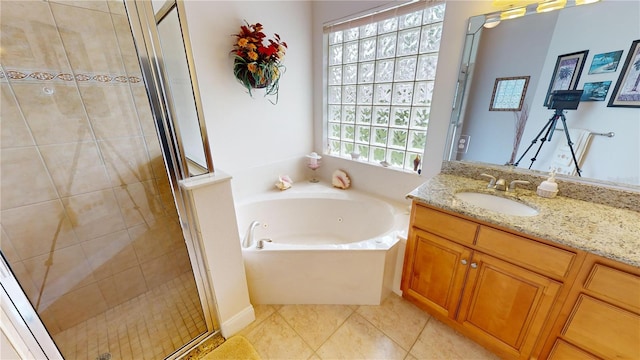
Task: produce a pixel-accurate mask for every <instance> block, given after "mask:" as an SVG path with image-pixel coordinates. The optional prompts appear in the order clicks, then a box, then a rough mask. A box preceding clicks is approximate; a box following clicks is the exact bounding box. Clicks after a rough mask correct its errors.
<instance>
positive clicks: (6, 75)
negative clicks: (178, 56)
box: [0, 69, 142, 84]
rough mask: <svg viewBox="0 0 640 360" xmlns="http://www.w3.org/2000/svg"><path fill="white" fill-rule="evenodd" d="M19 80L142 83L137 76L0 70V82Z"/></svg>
mask: <svg viewBox="0 0 640 360" xmlns="http://www.w3.org/2000/svg"><path fill="white" fill-rule="evenodd" d="M5 79H10V80H21V81H29V80H31V81H33V80H40V81H56V80H60V81H76V82H78V83H85V82H86V83H89V82H97V83H103V84H106V83H111V84H127V83H130V84H137V83H140V82H142V79H141V78H140V77H138V76H126V75H110V74H97V73H84V72H82V73H77V74H75V75H74V74H71V73H67V72H57V71H35V70H34V71H31V70H6V71H5V70H2V69H0V80H5Z"/></svg>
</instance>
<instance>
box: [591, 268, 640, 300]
mask: <svg viewBox="0 0 640 360" xmlns="http://www.w3.org/2000/svg"><path fill="white" fill-rule="evenodd" d="M584 288H585V289H587V290H590V291H593V292H594V293H596V294H598V295H599V296H601V297H603V298H609V299H612V300H615V301H619V302H621V303H623V304H625V305H628V306H630V307H631V308H632V309H633V310H635V311H638V312H640V277H639V276H636V275H633V274H629V273H626V272H624V271H620V270H617V269H613V268H610V267H608V266H605V265H602V264H595V265H593V268H592V269H591V273H590V274H589V277H587V280H586V281H585V284H584Z"/></svg>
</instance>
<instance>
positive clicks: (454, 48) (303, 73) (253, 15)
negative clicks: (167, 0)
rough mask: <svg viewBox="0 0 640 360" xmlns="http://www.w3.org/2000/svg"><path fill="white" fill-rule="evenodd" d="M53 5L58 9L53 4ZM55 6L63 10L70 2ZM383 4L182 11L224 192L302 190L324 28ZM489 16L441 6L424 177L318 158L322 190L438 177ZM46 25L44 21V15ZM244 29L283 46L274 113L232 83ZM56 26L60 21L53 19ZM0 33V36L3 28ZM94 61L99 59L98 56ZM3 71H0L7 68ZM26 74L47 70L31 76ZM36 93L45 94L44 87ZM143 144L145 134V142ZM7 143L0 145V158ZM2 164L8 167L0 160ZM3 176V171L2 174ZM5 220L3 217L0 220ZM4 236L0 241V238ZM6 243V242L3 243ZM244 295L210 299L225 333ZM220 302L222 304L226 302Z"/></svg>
mask: <svg viewBox="0 0 640 360" xmlns="http://www.w3.org/2000/svg"><path fill="white" fill-rule="evenodd" d="M50 3H52V4H54V3H56V2H55V1H50ZM60 3H61V4H65V3H66V4H67V5H68V3H67V2H60ZM110 3H111V2H110ZM387 3H388V2H387V1H352V2H257V1H256V2H224V3H220V2H207V1H186V2H185V10H186V14H187V20H188V25H189V30H190V40H191V45H192V53H193V57H194V60H195V65H196V72H197V79H198V86H199V89H200V97H201V100H202V111H203V114H204V118H205V119H206V125H207V131H208V139H209V143H210V144H211V145H210V150H211V154H212V158H213V160H214V163H215V167H216V171H218V170H220V172H224V173H227V174H229V175H230V176H231V177H232V180H231V187H230V190H229V191H232V195H233V196H234V197H238V198H243V197H247V196H250V195H252V194H254V193H258V192H262V191H265V190H267V189H271V188H273V183H274V181H275V180H276V179H277V177H278V176H279V175H283V174H287V175H289V176H291V177H292V178H293V179H294V181H300V182H304V181H306V179H307V178H308V176H310V175H309V172H308V170H307V169H306V168H305V166H304V156H305V155H306V154H308V153H310V152H311V151H318V152H319V153H320V152H322V148H323V146H322V144H323V138H322V134H323V131H324V128H323V126H324V125H323V124H322V121H320V120H319V119H322V104H321V102H318V101H315V99H316V98H318V96H317V95H316V94H321V93H322V91H323V90H322V61H321V60H320V59H321V58H322V46H321V45H322V24H323V23H325V22H327V21H331V20H335V19H340V18H343V17H345V16H349V15H352V14H357V13H360V12H362V11H366V10H368V9H372V8H375V7H377V6H381V5H385V4H387ZM493 10H494V8H493V7H492V4H491V2H490V1H483V2H477V1H452V2H448V3H447V15H446V16H447V20H446V22H445V25H444V26H445V30H444V31H443V43H446V44H447V46H442V47H441V49H440V61H439V66H438V77H437V79H436V86H435V88H436V90H435V91H434V94H433V100H432V101H433V103H434V106H433V107H432V109H431V122H430V124H429V132H428V138H427V142H426V144H427V145H426V149H425V154H426V156H423V159H424V160H423V164H422V174H421V176H418V175H417V174H415V173H411V172H400V171H393V170H389V169H384V168H382V167H378V166H371V165H368V164H364V163H359V162H351V161H349V160H345V159H341V158H337V157H331V156H324V157H323V161H322V166H321V168H320V169H318V170H317V176H319V177H320V179H321V180H323V181H325V182H328V181H329V179H330V177H331V174H332V172H333V171H334V170H335V169H338V168H343V169H346V170H347V171H348V173H349V175H350V177H351V178H352V181H353V187H354V189H358V190H362V191H367V192H372V193H376V194H379V195H382V196H385V197H389V198H392V199H396V200H399V201H404V196H405V195H406V194H407V193H409V192H410V191H411V190H413V189H414V188H416V187H417V186H419V185H420V184H422V183H423V182H424V181H425V180H426V179H428V178H430V177H432V176H434V175H435V174H437V173H438V172H440V167H441V159H442V158H443V157H444V153H445V145H446V141H447V133H448V131H449V120H450V115H451V108H450V104H452V103H453V99H454V93H455V87H456V78H457V77H458V70H459V59H460V57H461V51H462V46H463V43H464V29H465V25H466V22H467V19H468V18H469V17H470V16H473V15H477V14H483V13H488V12H491V11H493ZM212 14H215V15H212ZM292 14H295V16H292ZM55 15H56V14H55V13H54V16H53V17H54V18H56V17H55ZM120 15H122V13H120ZM4 16H5V15H4V12H3V17H4ZM48 16H49V17H51V15H48ZM212 17H215V19H216V21H212ZM244 19H246V20H247V21H249V22H261V23H262V24H263V25H264V26H265V31H266V32H278V33H279V34H280V35H281V36H282V38H283V39H285V40H286V41H287V43H288V44H289V50H288V52H287V57H286V60H285V62H284V64H285V66H286V73H285V74H284V75H283V78H282V81H281V83H280V93H279V99H278V104H277V105H275V106H274V105H272V104H271V103H270V102H269V101H268V100H267V99H265V98H263V97H262V96H261V95H260V94H259V93H258V94H255V95H254V97H253V98H251V97H249V95H248V94H247V93H246V92H245V91H244V90H243V88H242V87H241V86H240V85H239V84H238V83H237V81H236V80H235V79H234V77H233V74H232V73H231V65H232V59H231V58H230V56H229V51H230V50H231V44H232V42H233V40H232V36H231V35H232V34H234V33H236V32H237V29H238V28H239V25H240V24H241V23H242V21H243V20H244ZM56 21H59V19H58V18H56ZM3 23H5V22H4V21H3ZM87 26H88V25H87ZM3 33H5V30H4V28H3ZM3 36H4V35H3ZM63 40H64V38H63ZM625 50H626V48H625ZM95 51H102V50H101V49H99V48H98V49H97V50H95ZM3 57H4V56H3ZM2 65H3V66H5V64H4V62H3V64H2ZM24 66H25V67H28V66H27V65H24ZM29 70H47V69H42V68H41V67H37V68H35V69H29ZM114 75H118V74H114ZM2 81H5V80H4V79H3V80H2ZM38 89H39V90H41V91H43V89H41V87H39V88H38ZM56 91H57V90H56ZM116 101H118V100H116ZM3 111H4V110H3ZM114 117H117V116H114ZM143 120H144V119H143ZM142 126H144V124H143V125H142ZM3 130H4V129H3ZM147 130H148V128H147ZM509 130H510V128H509ZM3 133H4V131H3ZM151 133H153V132H151ZM620 133H621V132H618V134H620ZM148 134H149V133H148V132H144V135H145V136H147V135H148ZM4 140H5V139H4V137H3V150H4V147H5V145H4V143H5V141H4ZM3 153H4V151H3ZM147 156H149V155H147ZM3 164H5V161H4V159H3ZM156 165H157V163H156ZM3 166H4V165H3ZM152 166H154V165H153V164H152ZM20 169H22V171H24V165H23V164H20ZM5 171H6V170H5V168H4V167H3V174H4V173H5ZM16 171H17V170H16ZM4 176H5V175H3V181H2V183H3V189H2V190H3V191H2V192H3V194H6V193H8V191H7V189H6V188H5V187H4V186H5V177H4ZM8 183H9V182H7V184H8ZM390 184H392V185H390ZM294 186H295V184H294ZM161 189H164V190H163V191H162V192H161V193H160V196H159V198H162V196H165V197H166V196H170V191H168V190H169V188H168V186H167V185H166V184H164V187H163V188H161ZM227 195H228V194H227ZM4 196H5V195H3V203H4V201H5V198H4ZM24 196H26V194H25V195H24ZM29 196H31V195H29ZM170 203H171V201H169V204H170ZM407 204H408V202H407ZM4 210H5V208H4V207H3V217H4ZM163 211H164V210H163ZM220 211H222V210H220ZM3 223H4V221H3ZM222 226H224V224H223V225H222ZM227 227H228V226H227ZM3 231H5V230H4V228H3ZM221 231H223V232H224V231H227V232H233V231H235V229H228V228H227V229H224V230H221ZM4 236H5V234H4V233H3V238H4ZM236 236H237V234H236ZM3 251H4V248H3ZM230 251H236V250H235V249H231V250H230ZM45 253H46V251H45ZM234 254H235V255H234V256H236V255H237V253H234ZM163 255H164V256H170V255H168V254H163ZM220 264H223V262H220ZM235 265H236V266H237V264H235ZM182 266H184V263H183V264H182ZM218 266H220V265H218ZM214 269H215V267H214ZM220 271H221V272H224V273H225V276H228V277H229V278H233V277H234V276H240V275H237V274H236V275H234V274H233V272H230V271H229V268H222V270H220ZM242 271H243V270H240V272H242ZM212 276H213V275H212ZM219 276H220V275H219ZM165 277H166V276H165ZM214 282H215V281H214ZM214 287H215V285H214ZM238 294H239V295H238ZM242 294H243V292H242V290H241V289H240V290H238V289H235V288H233V289H231V290H228V293H224V292H223V291H222V290H221V291H220V292H216V294H215V295H216V296H217V297H218V298H217V300H218V304H217V305H218V307H222V310H219V312H220V313H221V315H222V319H220V321H221V322H223V323H224V322H225V321H226V320H229V319H230V318H233V315H235V314H236V313H239V312H241V311H242V310H243V309H245V307H240V309H239V310H238V309H231V310H229V312H226V310H227V308H225V306H227V304H226V303H225V302H234V301H235V300H236V299H234V296H240V297H242V296H243V295H242ZM227 295H228V297H227V298H225V297H226V296H227ZM220 299H222V300H220ZM243 301H245V300H240V301H239V303H242V304H244V305H245V306H248V305H249V304H246V303H243ZM245 302H246V301H245ZM234 311H235V312H234Z"/></svg>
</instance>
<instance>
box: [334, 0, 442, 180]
mask: <svg viewBox="0 0 640 360" xmlns="http://www.w3.org/2000/svg"><path fill="white" fill-rule="evenodd" d="M444 12H445V4H444V3H440V4H437V5H434V6H431V7H429V8H422V9H419V10H415V11H412V12H408V13H404V14H402V15H395V14H393V13H392V12H390V16H387V17H386V18H383V19H380V18H379V17H378V18H376V19H375V21H370V22H368V23H364V24H363V22H362V21H360V22H359V23H358V24H357V25H354V26H353V27H351V28H346V29H345V28H341V29H340V30H335V31H334V30H333V29H331V28H329V29H328V30H325V31H326V33H327V34H328V40H329V41H328V48H326V49H325V57H326V63H327V64H328V68H327V73H326V74H327V88H326V94H327V105H326V108H325V110H324V111H325V118H326V124H327V132H326V136H327V139H326V140H327V144H328V147H327V149H326V153H327V154H330V155H335V156H340V157H345V158H351V154H352V153H357V154H359V158H358V159H359V160H360V161H368V162H372V163H382V162H386V163H388V164H390V166H391V167H393V168H397V169H406V170H412V171H413V170H414V159H415V158H416V156H422V153H423V152H424V147H425V145H426V139H427V130H428V127H429V114H430V109H431V96H432V94H433V83H434V80H435V75H436V68H437V65H438V50H439V48H440V37H441V34H442V22H443V19H444Z"/></svg>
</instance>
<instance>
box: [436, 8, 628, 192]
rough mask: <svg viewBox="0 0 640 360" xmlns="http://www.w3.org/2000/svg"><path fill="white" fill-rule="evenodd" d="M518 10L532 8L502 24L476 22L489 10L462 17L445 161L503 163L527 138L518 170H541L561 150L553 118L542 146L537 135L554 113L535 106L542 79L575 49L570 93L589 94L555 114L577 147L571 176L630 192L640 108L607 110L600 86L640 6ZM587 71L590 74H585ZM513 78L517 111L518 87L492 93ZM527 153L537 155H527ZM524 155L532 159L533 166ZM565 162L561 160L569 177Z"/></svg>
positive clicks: (610, 74) (543, 97)
mask: <svg viewBox="0 0 640 360" xmlns="http://www.w3.org/2000/svg"><path fill="white" fill-rule="evenodd" d="M527 12H528V13H531V12H533V14H530V15H526V16H523V17H520V18H517V19H510V20H503V21H501V22H500V23H499V24H498V25H497V26H495V27H493V28H486V27H483V24H485V22H486V21H487V19H490V18H495V14H487V15H480V16H475V17H472V18H470V19H469V24H468V26H469V27H468V31H467V36H466V42H465V48H464V49H463V58H462V61H461V66H460V75H459V79H458V87H457V91H456V98H455V101H454V108H453V112H452V117H451V123H450V127H449V138H448V144H447V149H448V150H447V151H446V152H445V153H446V154H445V160H449V161H462V162H475V163H484V164H493V165H505V164H513V163H514V162H515V161H514V160H516V159H517V158H518V157H519V156H520V155H522V153H524V152H525V150H526V149H527V148H528V147H529V146H530V145H531V144H532V142H533V141H536V142H535V144H534V145H533V149H532V150H531V151H530V154H531V155H530V154H529V153H527V154H526V155H527V156H526V157H525V159H524V160H523V161H522V162H520V164H519V166H518V168H520V169H528V168H529V166H531V169H532V170H537V171H541V172H544V173H547V172H548V171H549V168H550V166H551V164H553V163H554V161H556V162H557V161H558V157H559V156H560V155H559V153H560V152H559V151H560V150H562V149H564V148H566V147H567V146H568V140H567V137H566V135H565V132H564V128H563V124H562V123H561V122H560V121H558V123H557V126H556V127H555V129H557V130H552V131H551V135H553V134H554V133H555V135H553V136H552V137H551V139H547V140H549V141H546V142H542V141H541V140H540V137H541V136H539V135H538V134H539V133H540V131H541V130H542V129H543V128H544V126H545V124H547V122H548V121H550V120H551V119H552V118H553V117H554V115H555V110H554V109H550V108H548V107H547V106H545V103H546V102H547V93H548V91H549V86H550V85H549V84H550V83H552V79H553V78H554V73H555V70H556V65H557V62H558V60H559V57H561V56H563V55H570V54H575V53H581V54H585V58H584V68H583V69H582V71H581V76H580V77H579V78H577V79H576V84H574V85H575V86H574V87H573V88H571V89H572V90H573V89H576V90H583V89H584V90H585V92H586V93H587V94H593V92H594V90H593V89H597V91H596V93H597V94H595V96H593V95H592V96H587V95H584V96H583V97H582V99H581V101H580V103H579V106H578V108H577V109H575V110H563V114H564V117H565V118H566V125H567V127H568V129H569V134H570V135H571V136H572V138H571V141H572V142H573V143H574V145H575V147H578V146H580V149H579V150H580V151H581V152H582V156H581V158H580V164H579V166H580V168H581V169H582V178H583V179H581V180H587V181H590V182H600V183H603V182H606V183H614V184H615V185H620V186H622V187H631V188H633V189H637V188H638V186H640V141H639V139H640V109H638V108H616V107H609V106H607V104H608V100H609V98H610V96H611V95H612V91H611V90H609V91H608V94H605V95H603V92H604V91H605V90H608V85H609V84H610V85H611V89H613V87H614V85H615V84H616V82H617V81H618V78H619V76H620V74H621V68H622V64H624V62H625V59H626V57H627V55H628V53H629V50H630V47H631V45H632V42H633V41H634V40H637V39H639V38H640V27H639V26H638V24H639V23H640V3H639V2H636V1H612V0H603V1H601V2H598V3H595V4H589V5H580V6H572V7H568V8H565V9H562V10H559V11H552V12H546V13H535V4H534V6H532V7H531V6H530V7H528V8H527ZM602 14H607V16H606V17H603V16H602ZM594 24H597V26H594ZM620 50H622V56H621V58H620V59H619V62H620V63H621V64H620V66H617V68H616V70H614V71H612V70H611V69H612V68H613V66H611V64H609V63H608V64H607V70H606V72H601V71H602V67H601V66H600V65H599V64H600V63H601V62H602V58H605V57H607V58H608V56H606V55H607V54H611V53H614V54H615V53H617V52H618V51H620ZM585 51H587V53H585ZM594 60H595V61H594ZM592 67H593V68H594V69H596V68H597V69H598V70H597V71H590V69H591V68H592ZM556 75H557V76H559V74H556ZM513 77H529V80H528V83H527V84H526V85H525V84H523V85H522V94H521V99H519V100H520V101H521V102H522V106H518V107H515V106H513V105H516V99H517V95H518V94H519V89H520V84H519V83H518V88H517V89H515V90H516V91H510V92H504V94H499V93H500V91H499V89H500V88H499V86H501V85H502V81H503V80H502V79H505V78H506V79H509V78H513ZM578 79H579V80H578ZM507 81H508V80H507ZM506 84H509V85H516V83H508V82H507V83H505V85H506ZM496 94H498V95H499V96H498V99H499V100H500V99H506V100H507V102H506V103H505V105H502V104H501V103H500V104H497V103H496ZM496 105H497V106H496ZM517 105H520V104H517ZM501 107H502V108H503V109H501ZM518 108H519V109H520V110H515V109H518ZM492 109H493V110H503V111H492ZM584 131H586V132H587V135H586V137H583V138H581V140H580V141H581V143H580V144H577V142H578V141H577V140H578V136H581V135H580V134H579V133H580V132H584ZM574 133H575V134H574ZM542 135H544V134H542ZM574 137H575V138H574ZM541 144H542V146H541ZM574 145H572V146H574ZM540 146H541V147H540ZM538 149H539V150H540V151H538ZM576 150H577V149H576ZM536 151H538V155H537V156H534V154H535V153H536ZM565 155H566V154H565ZM532 157H536V160H535V161H533V164H532V161H531V158H532ZM571 166H572V164H568V166H567V168H568V172H570V173H571V171H570V170H571V169H570V168H571ZM573 173H574V174H575V173H576V172H575V171H573ZM576 176H577V175H576Z"/></svg>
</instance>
